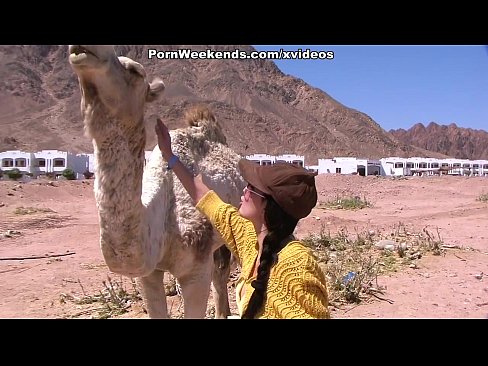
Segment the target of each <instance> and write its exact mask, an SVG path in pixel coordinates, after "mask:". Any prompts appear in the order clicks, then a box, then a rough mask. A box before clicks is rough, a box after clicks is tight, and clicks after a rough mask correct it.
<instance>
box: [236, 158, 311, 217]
mask: <svg viewBox="0 0 488 366" xmlns="http://www.w3.org/2000/svg"><path fill="white" fill-rule="evenodd" d="M239 170H240V171H241V175H242V177H243V178H244V179H245V180H246V181H247V182H249V183H250V184H251V185H253V186H254V187H256V188H258V189H259V190H260V191H262V192H264V193H266V194H268V195H270V196H271V197H273V199H274V200H275V201H276V203H277V204H278V205H280V207H281V208H282V209H283V211H285V212H286V213H287V214H288V215H290V216H292V217H294V218H296V219H297V220H299V219H301V218H304V217H306V216H308V214H309V213H310V211H312V208H314V207H315V205H316V204H317V189H316V188H315V176H316V175H317V173H312V172H309V171H308V170H306V169H304V168H302V167H299V166H297V165H293V164H289V163H276V164H273V165H259V164H258V163H256V162H253V161H250V160H246V159H241V160H240V161H239Z"/></svg>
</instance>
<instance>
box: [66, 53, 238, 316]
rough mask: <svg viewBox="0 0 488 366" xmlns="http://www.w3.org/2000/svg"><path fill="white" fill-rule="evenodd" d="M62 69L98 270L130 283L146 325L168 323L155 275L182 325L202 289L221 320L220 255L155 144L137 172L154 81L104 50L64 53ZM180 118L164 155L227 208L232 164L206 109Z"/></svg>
mask: <svg viewBox="0 0 488 366" xmlns="http://www.w3.org/2000/svg"><path fill="white" fill-rule="evenodd" d="M69 63H70V64H71V67H72V69H73V70H74V72H75V74H76V75H77V76H78V81H79V84H80V89H81V114H82V117H83V120H84V128H85V133H86V134H87V135H88V136H89V137H90V138H91V139H92V142H93V147H94V156H95V183H94V191H95V199H96V204H97V208H98V216H99V223H100V247H101V251H102V254H103V257H104V260H105V262H106V264H107V266H108V268H109V269H110V270H111V271H112V272H114V273H117V274H121V275H124V276H128V277H131V278H136V282H137V284H138V285H139V287H140V290H141V295H142V297H143V300H144V305H145V307H146V310H147V313H148V315H149V317H150V318H167V317H168V316H169V314H168V310H167V302H166V295H165V289H164V281H163V279H164V273H165V272H169V273H171V274H172V275H173V276H174V277H175V278H176V280H177V281H178V283H179V285H180V288H181V292H182V296H183V302H184V316H185V318H203V317H204V316H205V313H206V309H207V301H208V297H209V294H210V289H211V288H212V290H213V295H214V301H215V308H216V309H215V314H216V317H218V318H224V317H227V316H228V315H230V309H229V300H228V294H227V281H228V276H229V272H230V265H229V262H230V252H228V250H227V248H226V247H225V246H222V244H223V241H222V238H221V237H220V235H219V234H218V233H217V232H216V231H215V230H214V228H213V227H212V225H211V223H210V222H209V221H208V219H207V218H206V217H204V216H203V215H202V214H201V213H200V212H199V211H198V210H196V208H195V206H194V204H193V203H192V202H191V198H190V197H189V195H188V194H187V192H186V191H185V189H184V188H183V186H182V185H181V183H180V181H179V180H178V179H177V178H176V176H175V175H174V173H173V172H172V171H171V170H167V169H166V162H165V161H164V160H163V158H162V155H161V152H160V150H159V148H158V146H157V145H156V147H155V148H154V150H153V152H152V154H151V156H150V158H149V161H148V162H147V163H146V165H145V159H144V147H145V142H146V141H145V126H144V107H145V103H146V102H152V101H155V100H157V99H158V97H160V96H161V94H162V92H163V90H164V83H163V81H162V80H161V79H159V78H155V79H154V80H153V81H152V82H150V83H149V82H148V81H147V78H146V72H145V69H144V67H143V66H142V65H141V64H139V63H137V62H135V61H133V60H131V59H130V58H127V57H123V56H120V57H117V56H116V53H115V50H114V48H113V47H112V46H101V45H97V46H73V45H72V46H69ZM187 120H188V122H189V126H188V127H187V128H181V129H176V130H172V131H170V134H171V137H172V141H173V149H174V153H175V154H177V155H179V157H180V159H181V161H182V162H183V163H184V164H186V165H187V166H188V167H189V168H191V169H193V172H194V173H195V174H197V173H201V174H202V177H203V179H204V181H205V182H206V183H207V184H208V185H209V186H210V187H211V188H212V189H214V190H215V191H216V192H217V193H218V194H219V196H220V197H221V198H222V199H223V200H224V201H226V202H228V203H231V204H233V205H237V204H238V203H239V201H240V196H241V194H242V189H243V187H244V185H245V183H244V181H243V180H242V177H241V176H240V175H239V173H238V170H237V162H238V160H239V158H240V156H239V155H238V154H236V153H235V152H233V151H232V150H231V149H230V148H229V147H228V146H227V145H226V140H225V136H224V134H223V133H222V131H221V128H220V125H219V124H218V123H217V121H216V119H215V116H214V115H213V114H212V113H211V112H210V110H208V109H205V108H196V109H193V110H191V111H189V112H188V113H187ZM219 248H220V249H219ZM214 252H215V258H214ZM211 284H212V285H213V286H212V287H211Z"/></svg>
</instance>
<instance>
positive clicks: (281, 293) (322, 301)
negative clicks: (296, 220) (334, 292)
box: [196, 191, 329, 319]
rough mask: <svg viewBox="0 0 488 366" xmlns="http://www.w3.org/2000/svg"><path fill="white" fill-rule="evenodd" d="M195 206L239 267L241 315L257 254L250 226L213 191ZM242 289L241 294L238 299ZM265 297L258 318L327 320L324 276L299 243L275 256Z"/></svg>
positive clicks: (251, 288) (252, 289)
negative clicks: (242, 294)
mask: <svg viewBox="0 0 488 366" xmlns="http://www.w3.org/2000/svg"><path fill="white" fill-rule="evenodd" d="M196 207H197V208H198V209H199V210H200V211H201V212H202V213H203V214H205V215H206V216H207V217H208V218H209V219H210V221H211V222H212V224H213V225H214V227H215V228H216V229H217V230H218V231H219V232H220V234H221V235H222V238H223V239H224V240H225V242H226V244H227V247H228V248H229V249H230V251H231V252H232V254H233V255H234V256H235V257H236V258H237V259H238V261H239V263H240V265H241V277H240V279H239V282H238V285H237V287H236V289H237V291H236V299H237V306H238V309H239V314H240V315H241V316H242V314H243V313H244V311H245V309H246V307H247V304H248V303H249V299H250V298H251V295H252V293H253V291H254V288H253V287H252V286H251V282H252V281H253V280H254V279H255V277H253V267H254V263H255V262H256V259H257V255H258V242H257V236H256V232H255V230H254V226H253V224H252V223H251V222H250V221H249V220H246V219H245V218H243V217H242V216H240V215H239V213H238V211H237V209H236V208H235V207H233V206H232V205H229V204H227V203H225V202H223V201H222V200H221V199H220V198H219V196H218V195H217V194H216V193H215V192H214V191H209V192H207V193H206V194H205V196H203V197H202V199H201V200H200V201H199V202H198V203H197V205H196ZM242 287H244V291H245V293H244V297H243V298H242V299H241V298H240V292H241V291H240V290H241V289H242ZM266 295H267V296H266V303H265V305H264V307H263V310H262V312H261V313H260V314H258V317H259V318H283V319H284V318H329V310H328V307H327V305H328V299H327V287H326V282H325V277H324V274H323V273H322V271H321V269H320V267H319V266H318V263H317V261H316V260H315V258H314V257H313V255H312V253H311V251H310V250H309V249H308V248H307V247H305V246H304V245H303V244H302V243H300V242H299V241H292V242H290V243H289V244H288V245H286V246H285V247H284V248H283V249H282V250H281V251H280V252H279V253H278V262H277V263H276V264H275V265H274V266H273V267H272V268H271V272H270V276H269V282H268V289H267V293H266Z"/></svg>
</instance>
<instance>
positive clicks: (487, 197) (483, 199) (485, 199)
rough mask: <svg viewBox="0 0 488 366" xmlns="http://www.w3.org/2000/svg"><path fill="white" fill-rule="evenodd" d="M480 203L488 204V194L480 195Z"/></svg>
mask: <svg viewBox="0 0 488 366" xmlns="http://www.w3.org/2000/svg"><path fill="white" fill-rule="evenodd" d="M478 201H481V202H488V193H482V194H480V196H479V197H478Z"/></svg>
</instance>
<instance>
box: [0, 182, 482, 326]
mask: <svg viewBox="0 0 488 366" xmlns="http://www.w3.org/2000/svg"><path fill="white" fill-rule="evenodd" d="M316 182H317V188H318V191H319V204H320V203H321V202H326V201H328V200H331V199H334V198H336V197H344V196H359V197H365V198H366V199H367V200H368V201H369V202H371V203H372V207H368V208H364V209H361V210H352V211H351V210H331V209H324V208H321V207H319V206H320V205H319V204H318V205H317V207H316V208H314V209H313V211H312V213H311V214H310V215H309V216H308V217H307V218H306V219H303V220H302V221H301V222H300V223H299V225H298V227H297V236H299V237H305V236H307V235H309V234H310V233H318V232H320V230H323V229H324V228H325V229H326V230H328V231H330V232H331V233H336V232H337V231H338V230H341V229H344V228H345V229H347V230H348V231H349V232H354V231H362V230H368V231H385V232H386V231H388V230H393V229H394V228H395V226H396V225H399V223H401V224H402V225H404V226H405V227H407V228H408V230H410V231H412V232H416V231H422V230H423V229H424V228H428V230H430V231H431V232H433V233H437V232H438V233H439V235H440V237H441V238H442V242H443V244H444V245H445V251H444V253H443V255H440V256H434V255H431V254H427V255H424V256H422V257H421V258H420V259H418V260H416V261H415V266H411V267H409V266H405V267H404V268H402V269H401V270H399V271H397V272H392V273H388V274H385V275H382V276H380V277H378V284H379V286H381V288H382V289H383V292H382V295H381V297H382V298H383V300H381V299H378V298H375V297H371V298H370V299H368V300H366V301H362V302H361V303H359V304H344V305H343V306H331V316H332V317H333V318H339V319H340V318H487V317H488V277H487V275H488V233H487V232H486V228H487V222H488V202H482V201H479V200H478V198H479V197H480V196H481V195H482V194H486V193H488V178H486V177H451V176H441V177H439V176H430V177H408V178H402V179H398V178H397V179H394V178H391V177H372V176H371V177H360V176H345V175H319V176H317V178H316ZM45 256H50V257H45ZM31 257H40V258H31ZM23 258H24V259H23ZM0 275H1V278H2V280H1V282H0V317H1V318H72V317H74V318H90V317H97V316H98V315H99V312H100V310H99V309H100V304H99V303H93V304H80V303H77V302H76V301H74V300H75V299H83V298H85V299H86V298H90V297H92V298H93V297H95V296H96V295H97V294H100V291H102V290H104V288H105V285H104V283H105V284H107V283H109V282H110V283H117V284H121V285H123V286H125V287H126V289H127V290H128V291H133V288H132V283H131V281H130V279H128V278H125V277H121V276H119V275H116V274H113V273H111V272H110V271H109V270H108V268H107V267H106V265H105V264H104V260H103V257H102V254H101V251H100V247H99V226H98V215H97V209H96V205H95V200H94V194H93V180H84V181H81V180H80V181H52V182H51V181H48V180H43V179H42V180H41V179H39V180H31V181H29V182H15V181H0ZM234 276H235V272H234ZM109 278H110V281H109ZM233 292H234V290H233V287H232V281H230V282H229V295H230V299H231V309H232V310H233V311H234V312H235V311H236V307H235V303H234V294H233ZM180 305H181V299H180V297H179V295H174V296H168V306H169V308H170V313H171V316H172V317H181V316H182V307H181V306H180ZM208 309H209V310H208V316H209V317H211V315H212V299H211V297H210V299H209V305H208ZM117 316H120V317H138V318H139V317H143V318H144V317H147V315H146V314H145V313H144V311H143V307H142V303H141V302H140V301H133V302H132V304H131V306H130V307H129V308H128V312H126V313H125V314H122V315H117Z"/></svg>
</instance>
